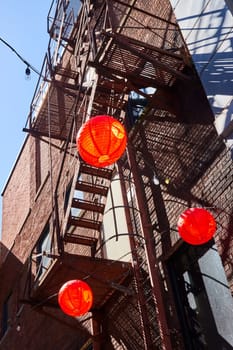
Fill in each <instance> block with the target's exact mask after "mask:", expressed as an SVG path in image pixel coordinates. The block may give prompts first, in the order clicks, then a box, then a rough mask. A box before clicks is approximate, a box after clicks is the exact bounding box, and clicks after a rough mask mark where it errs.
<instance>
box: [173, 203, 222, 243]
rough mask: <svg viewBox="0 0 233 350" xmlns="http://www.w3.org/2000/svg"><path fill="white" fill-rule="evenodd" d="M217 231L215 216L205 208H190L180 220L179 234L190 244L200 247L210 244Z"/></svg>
mask: <svg viewBox="0 0 233 350" xmlns="http://www.w3.org/2000/svg"><path fill="white" fill-rule="evenodd" d="M215 231H216V222H215V220H214V218H213V216H212V215H211V214H210V212H208V211H207V210H206V209H203V208H189V209H187V210H185V211H184V212H183V213H182V214H181V215H180V216H179V219H178V232H179V234H180V236H181V237H182V238H183V240H184V241H185V242H187V243H189V244H193V245H199V244H204V243H206V242H208V241H209V240H210V239H211V238H212V237H213V235H214V233H215Z"/></svg>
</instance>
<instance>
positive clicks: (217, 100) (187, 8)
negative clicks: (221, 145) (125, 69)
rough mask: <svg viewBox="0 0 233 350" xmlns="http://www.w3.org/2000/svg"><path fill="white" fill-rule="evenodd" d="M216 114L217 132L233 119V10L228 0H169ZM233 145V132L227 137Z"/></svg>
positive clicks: (230, 145) (228, 143)
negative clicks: (232, 10)
mask: <svg viewBox="0 0 233 350" xmlns="http://www.w3.org/2000/svg"><path fill="white" fill-rule="evenodd" d="M170 2H171V5H172V7H173V9H174V12H175V15H176V17H177V20H178V23H179V26H180V28H181V31H182V34H183V37H184V39H185V41H186V44H187V46H188V49H189V51H190V53H191V56H192V59H193V61H194V64H195V67H196V69H197V72H198V74H199V76H200V79H201V82H202V84H203V86H204V89H205V91H206V95H207V97H208V100H209V103H210V105H211V108H212V110H213V112H214V115H215V125H216V129H217V131H218V133H219V134H220V133H222V131H223V130H224V129H225V128H226V127H227V126H228V125H229V122H230V121H231V120H232V119H233V115H232V114H233V100H232V91H233V85H232V82H233V71H232V68H233V58H232V49H233V47H232V45H233V44H232V43H233V41H232V39H233V21H232V12H231V9H230V8H229V7H228V4H230V1H224V0H216V1H207V0H200V1H195V0H170ZM226 144H227V146H229V147H230V148H232V145H233V135H232V132H231V133H230V135H228V136H227V141H226Z"/></svg>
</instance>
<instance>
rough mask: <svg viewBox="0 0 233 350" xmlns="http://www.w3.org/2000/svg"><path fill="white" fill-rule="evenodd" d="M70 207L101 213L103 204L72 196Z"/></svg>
mask: <svg viewBox="0 0 233 350" xmlns="http://www.w3.org/2000/svg"><path fill="white" fill-rule="evenodd" d="M72 208H79V209H84V210H88V211H93V212H97V213H101V214H103V212H104V208H105V205H104V204H101V203H95V202H90V201H86V200H84V199H79V198H73V200H72Z"/></svg>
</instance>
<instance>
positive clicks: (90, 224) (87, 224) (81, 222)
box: [68, 216, 102, 231]
mask: <svg viewBox="0 0 233 350" xmlns="http://www.w3.org/2000/svg"><path fill="white" fill-rule="evenodd" d="M68 224H69V225H73V226H80V227H84V228H89V229H92V230H97V231H100V228H101V224H102V223H101V222H100V221H96V220H91V219H85V218H81V217H76V216H70V218H69V220H68Z"/></svg>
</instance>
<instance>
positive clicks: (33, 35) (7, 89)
mask: <svg viewBox="0 0 233 350" xmlns="http://www.w3.org/2000/svg"><path fill="white" fill-rule="evenodd" d="M51 3H52V1H51V0H42V1H32V0H22V1H19V0H7V1H4V0H3V1H1V2H0V37H1V38H2V39H4V40H5V41H6V42H8V43H9V44H10V45H11V46H12V47H13V48H14V49H15V50H16V51H17V52H18V53H19V54H20V55H21V56H22V57H23V58H24V59H25V60H26V61H28V62H29V63H30V64H31V65H32V66H33V67H35V68H36V69H37V70H38V71H40V69H41V66H42V63H43V59H44V56H45V53H46V50H47V45H48V41H49V35H48V33H47V15H48V12H49V9H50V5H51ZM0 62H1V87H0V90H1V94H0V106H1V109H0V111H1V112H0V113H1V115H0V120H1V137H0V164H1V167H0V191H1V193H2V191H3V189H4V185H5V183H6V181H7V179H8V176H9V175H10V172H11V169H12V167H13V165H14V163H15V160H16V158H17V155H18V153H19V151H20V148H21V146H22V144H23V141H24V139H25V137H26V134H25V133H24V132H23V131H22V129H23V127H24V126H25V124H26V120H27V116H28V114H29V107H30V103H31V100H32V97H33V94H34V91H35V87H36V83H37V81H38V75H37V74H36V73H34V72H31V78H30V80H26V79H25V69H26V66H25V64H24V63H23V62H22V61H21V60H20V59H19V58H18V57H17V56H16V54H15V53H14V52H13V51H12V50H10V49H9V48H8V47H7V46H6V45H4V44H3V43H2V42H1V41H0ZM0 210H1V205H0Z"/></svg>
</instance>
